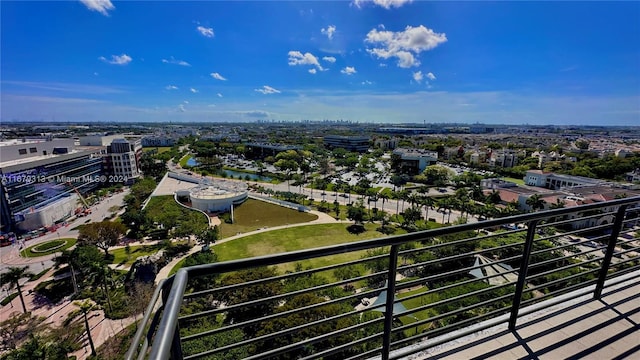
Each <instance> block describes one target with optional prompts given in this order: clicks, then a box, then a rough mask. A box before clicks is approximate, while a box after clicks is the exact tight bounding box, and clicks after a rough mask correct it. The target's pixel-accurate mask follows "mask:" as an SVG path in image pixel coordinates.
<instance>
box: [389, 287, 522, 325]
mask: <svg viewBox="0 0 640 360" xmlns="http://www.w3.org/2000/svg"><path fill="white" fill-rule="evenodd" d="M457 297H459V296H456V298H457ZM465 297H466V296H465ZM510 297H511V298H512V297H513V294H507V295H502V296H500V297H497V298H493V299H489V300H485V301H481V302H479V303H475V304H472V305H469V306H466V307H463V308H459V309H457V310H453V311H449V312H448V313H444V314H438V315H436V316H433V317H430V318H429V319H425V320H421V321H417V322H415V323H413V325H417V324H420V325H422V324H426V323H428V322H433V321H436V320H440V319H444V318H446V317H448V316H451V315H455V314H459V313H462V312H465V311H467V310H470V309H473V308H476V307H479V306H481V305H485V304H490V303H492V302H495V301H497V300H501V299H505V298H510ZM450 299H454V298H450ZM450 299H445V300H450ZM457 300H459V299H456V301H457ZM442 302H443V301H438V302H435V303H432V304H428V305H423V306H419V307H417V308H413V309H411V311H406V312H403V313H401V314H398V315H397V316H406V315H409V314H413V313H414V312H417V311H422V310H425V309H428V308H431V307H435V306H440V305H444V304H446V303H451V302H455V301H445V302H444V304H443V303H442ZM438 303H440V304H438ZM436 304H437V305H436Z"/></svg>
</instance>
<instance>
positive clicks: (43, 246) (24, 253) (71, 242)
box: [20, 238, 77, 258]
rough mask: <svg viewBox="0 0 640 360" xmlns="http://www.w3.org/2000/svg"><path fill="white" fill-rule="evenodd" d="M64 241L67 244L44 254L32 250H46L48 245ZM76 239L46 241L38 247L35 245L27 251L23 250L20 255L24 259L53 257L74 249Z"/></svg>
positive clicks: (43, 252)
mask: <svg viewBox="0 0 640 360" xmlns="http://www.w3.org/2000/svg"><path fill="white" fill-rule="evenodd" d="M62 241H66V243H65V244H64V245H63V246H60V247H58V248H56V249H51V250H49V251H42V252H33V251H32V249H33V248H41V249H46V247H47V245H46V244H47V243H52V244H54V243H58V242H62ZM76 241H77V240H76V239H73V238H62V239H60V240H58V239H55V240H50V241H46V242H43V243H40V244H37V245H33V246H29V247H28V248H26V249H23V250H21V251H20V255H22V256H24V257H29V258H34V257H39V256H45V255H51V254H54V253H57V252H62V251H63V250H66V249H68V248H70V247H72V246H73V245H75V244H76Z"/></svg>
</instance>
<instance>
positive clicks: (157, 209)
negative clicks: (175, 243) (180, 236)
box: [146, 195, 209, 225]
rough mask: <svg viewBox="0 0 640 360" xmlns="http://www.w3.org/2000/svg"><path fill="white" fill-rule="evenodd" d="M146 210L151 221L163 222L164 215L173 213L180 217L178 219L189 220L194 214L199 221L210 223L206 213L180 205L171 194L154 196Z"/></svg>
mask: <svg viewBox="0 0 640 360" xmlns="http://www.w3.org/2000/svg"><path fill="white" fill-rule="evenodd" d="M146 211H147V217H148V218H149V219H151V221H157V222H161V219H162V217H163V215H166V214H173V215H174V216H176V217H177V218H178V221H183V220H187V219H189V217H190V216H194V217H196V218H197V219H198V221H199V222H200V221H201V222H202V223H203V224H205V225H208V224H209V219H207V218H206V217H205V215H204V214H202V213H200V212H199V211H196V210H190V209H187V208H184V207H182V206H180V205H178V204H177V203H176V201H175V200H174V199H173V196H171V195H163V196H154V197H152V198H151V199H150V200H149V204H148V205H147V207H146Z"/></svg>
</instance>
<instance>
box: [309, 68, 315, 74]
mask: <svg viewBox="0 0 640 360" xmlns="http://www.w3.org/2000/svg"><path fill="white" fill-rule="evenodd" d="M316 72H317V71H316V69H315V68H313V69H309V73H310V74H315V73H316Z"/></svg>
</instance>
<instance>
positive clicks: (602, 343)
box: [407, 271, 640, 360]
mask: <svg viewBox="0 0 640 360" xmlns="http://www.w3.org/2000/svg"><path fill="white" fill-rule="evenodd" d="M634 274H635V275H636V276H630V277H629V279H628V280H626V281H624V282H622V283H619V284H616V285H612V286H610V287H605V289H604V291H603V296H602V298H601V300H594V299H593V298H592V295H584V296H581V297H579V298H576V299H573V300H570V301H566V302H563V303H561V304H558V305H553V306H551V307H549V308H546V309H543V310H540V311H536V312H534V313H531V314H528V315H525V316H522V317H521V318H519V319H518V324H517V326H516V331H515V332H511V331H509V330H508V328H507V325H506V324H501V325H498V326H495V327H492V328H489V329H486V330H483V331H479V332H476V333H474V334H473V335H469V336H466V337H463V338H461V339H458V340H456V341H452V342H449V343H445V344H442V345H439V346H436V347H434V348H431V349H429V350H426V351H424V352H422V353H419V354H414V355H411V356H409V357H407V358H408V359H412V360H414V359H549V360H555V359H594V360H600V359H614V358H615V359H640V271H638V272H635V273H634Z"/></svg>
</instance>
